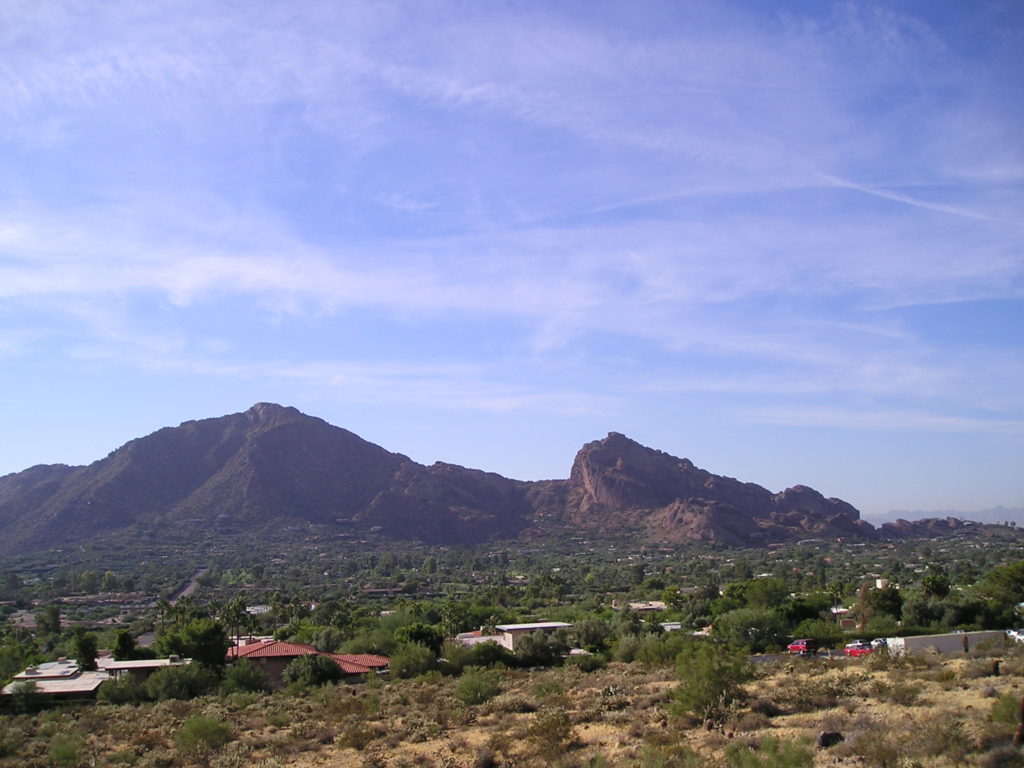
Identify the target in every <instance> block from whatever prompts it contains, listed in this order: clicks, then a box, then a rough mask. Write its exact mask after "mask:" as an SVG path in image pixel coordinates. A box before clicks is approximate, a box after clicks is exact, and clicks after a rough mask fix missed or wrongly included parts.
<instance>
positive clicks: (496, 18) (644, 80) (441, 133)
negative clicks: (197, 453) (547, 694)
mask: <svg viewBox="0 0 1024 768" xmlns="http://www.w3.org/2000/svg"><path fill="white" fill-rule="evenodd" d="M1022 73H1024V6H1022V5H1021V4H1020V3H1019V2H1017V0H1005V1H1000V0H992V1H990V2H986V1H984V0H979V1H978V2H880V3H875V2H834V3H829V2H792V3H762V2H732V3H730V2H707V3H703V2H650V3H644V2H638V3H618V2H582V1H581V2H505V3H497V2H495V3H479V2H464V3H459V2H405V3H389V2H385V1H383V0H373V1H372V2H366V3H361V2H358V1H357V0H347V1H346V2H344V3H326V2H301V1H300V2H292V3H288V4H281V3H264V2H252V1H249V0H247V1H246V2H208V1H206V0H204V1H203V2H188V1H187V0H185V1H184V2H183V1H180V0H175V2H162V1H161V0H152V1H150V2H146V3H128V2H124V3H119V2H114V3H99V2H74V0H59V2H46V0H9V1H8V2H5V3H3V4H2V5H0V392H2V393H3V397H2V399H0V430H2V434H3V440H2V441H0V474H4V473H7V472H15V471H19V470H21V469H24V468H27V467H29V466H31V465H34V464H38V463H69V464H81V463H88V462H90V461H93V460H96V459H99V458H102V457H103V456H105V455H106V454H107V453H108V452H110V451H111V450H113V449H115V448H116V447H117V446H119V445H121V444H122V443H124V442H125V441H127V440H129V439H131V438H134V437H138V436H141V435H144V434H147V433H149V432H152V431H154V430H156V429H158V428H160V427H162V426H167V425H175V424H178V423H180V422H182V421H185V420H189V419H195V418H206V417H212V416H219V415H223V414H226V413H233V412H237V411H241V410H245V409H246V408H248V407H249V406H250V405H252V404H253V403H255V402H258V401H273V402H279V403H282V404H287V405H294V406H296V407H297V408H299V409H301V410H303V411H305V412H306V413H309V414H311V415H315V416H320V417H322V418H324V419H326V420H327V421H329V422H331V423H333V424H336V425H338V426H343V427H345V428H347V429H350V430H352V431H354V432H356V433H358V434H360V435H361V436H363V437H364V438H366V439H368V440H371V441H373V442H376V443H378V444H380V445H383V446H384V447H386V448H388V449H390V450H393V451H399V452H403V453H406V454H408V455H409V456H411V457H412V458H414V459H416V460H418V461H422V462H425V463H430V462H433V461H436V460H444V461H452V462H455V463H459V464H464V465H467V466H472V467H479V468H482V469H486V470H490V471H494V472H499V473H501V474H504V475H507V476H511V477H517V478H522V479H539V478H549V477H567V476H568V472H569V468H570V465H571V462H572V458H573V456H574V454H575V452H576V450H577V449H578V448H579V447H580V446H581V445H582V444H583V443H584V442H587V441H589V440H595V439H599V438H601V437H603V436H604V435H605V434H606V433H607V432H608V431H611V430H614V431H620V432H624V433H626V434H627V435H629V436H631V437H633V438H634V439H637V440H639V441H640V442H642V443H644V444H646V445H650V446H652V447H656V448H659V449H662V450H665V451H667V452H669V453H672V454H674V455H677V456H686V457H689V458H690V459H692V460H693V461H694V462H695V463H697V464H698V465H699V466H702V467H704V468H706V469H709V470H711V471H714V472H718V473H722V474H728V475H732V476H736V477H739V478H741V479H743V480H749V481H753V482H757V483H760V484H762V485H764V486H766V487H768V488H770V489H772V490H781V489H782V488H784V487H787V486H789V485H794V484H797V483H804V484H807V485H812V486H814V487H816V488H818V489H819V490H821V491H822V492H823V493H825V494H826V495H832V496H839V497H842V498H844V499H846V500H848V501H850V502H851V503H853V504H854V505H855V506H857V507H858V508H859V509H861V510H862V511H863V512H864V513H865V514H867V515H871V514H877V513H882V512H885V511H887V510H892V509H913V510H929V509H936V510H938V509H941V510H949V509H961V510H967V511H969V510H975V509H982V508H986V507H992V506H996V505H1004V506H1007V507H1021V506H1024V471H1022V468H1024V354H1022V352H1024V249H1022V244H1024V139H1022V137H1024V119H1022V118H1024V77H1022Z"/></svg>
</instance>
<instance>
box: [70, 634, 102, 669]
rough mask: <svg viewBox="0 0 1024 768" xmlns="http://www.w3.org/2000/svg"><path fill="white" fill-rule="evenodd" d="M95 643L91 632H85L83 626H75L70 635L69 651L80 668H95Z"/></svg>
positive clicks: (94, 637)
mask: <svg viewBox="0 0 1024 768" xmlns="http://www.w3.org/2000/svg"><path fill="white" fill-rule="evenodd" d="M97 643H98V641H97V639H96V635H95V634H94V633H93V632H87V631H86V630H85V627H75V629H74V631H73V632H72V635H71V652H72V653H73V654H74V656H75V660H76V661H77V662H78V666H79V667H80V668H81V669H84V670H90V671H91V670H95V669H96V652H97Z"/></svg>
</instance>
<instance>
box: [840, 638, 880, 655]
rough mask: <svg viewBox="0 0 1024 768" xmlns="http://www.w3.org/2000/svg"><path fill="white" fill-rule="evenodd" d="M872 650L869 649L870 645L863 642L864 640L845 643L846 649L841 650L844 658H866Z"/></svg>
mask: <svg viewBox="0 0 1024 768" xmlns="http://www.w3.org/2000/svg"><path fill="white" fill-rule="evenodd" d="M873 650H874V648H872V647H871V643H868V642H865V641H864V640H854V641H853V642H852V643H847V644H846V647H845V648H843V655H844V656H867V655H868V654H869V653H871V651H873Z"/></svg>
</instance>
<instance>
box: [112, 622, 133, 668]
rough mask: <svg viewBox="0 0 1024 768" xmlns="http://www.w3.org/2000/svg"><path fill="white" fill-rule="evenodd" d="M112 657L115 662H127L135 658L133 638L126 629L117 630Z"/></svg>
mask: <svg viewBox="0 0 1024 768" xmlns="http://www.w3.org/2000/svg"><path fill="white" fill-rule="evenodd" d="M112 655H113V657H114V659H115V661H128V660H129V659H134V658H135V638H134V637H132V633H131V632H129V631H128V630H127V629H119V630H117V633H116V635H115V636H114V650H113V651H112Z"/></svg>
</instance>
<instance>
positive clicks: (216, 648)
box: [156, 619, 231, 671]
mask: <svg viewBox="0 0 1024 768" xmlns="http://www.w3.org/2000/svg"><path fill="white" fill-rule="evenodd" d="M156 645H157V649H158V650H159V651H160V653H163V654H167V655H170V654H177V655H178V656H182V657H186V658H191V659H192V660H193V661H194V662H196V663H197V664H201V665H202V666H204V667H207V668H209V669H213V670H218V671H219V670H222V669H223V668H224V665H225V664H226V663H227V653H228V648H230V647H231V643H230V642H229V641H228V636H227V633H226V632H225V631H224V627H223V626H222V625H221V624H220V622H217V621H214V620H213V619H194V620H193V621H191V622H190V623H188V624H186V625H185V626H184V627H182V628H181V629H180V630H172V631H167V632H163V633H161V634H160V635H159V636H158V637H157V640H156Z"/></svg>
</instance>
